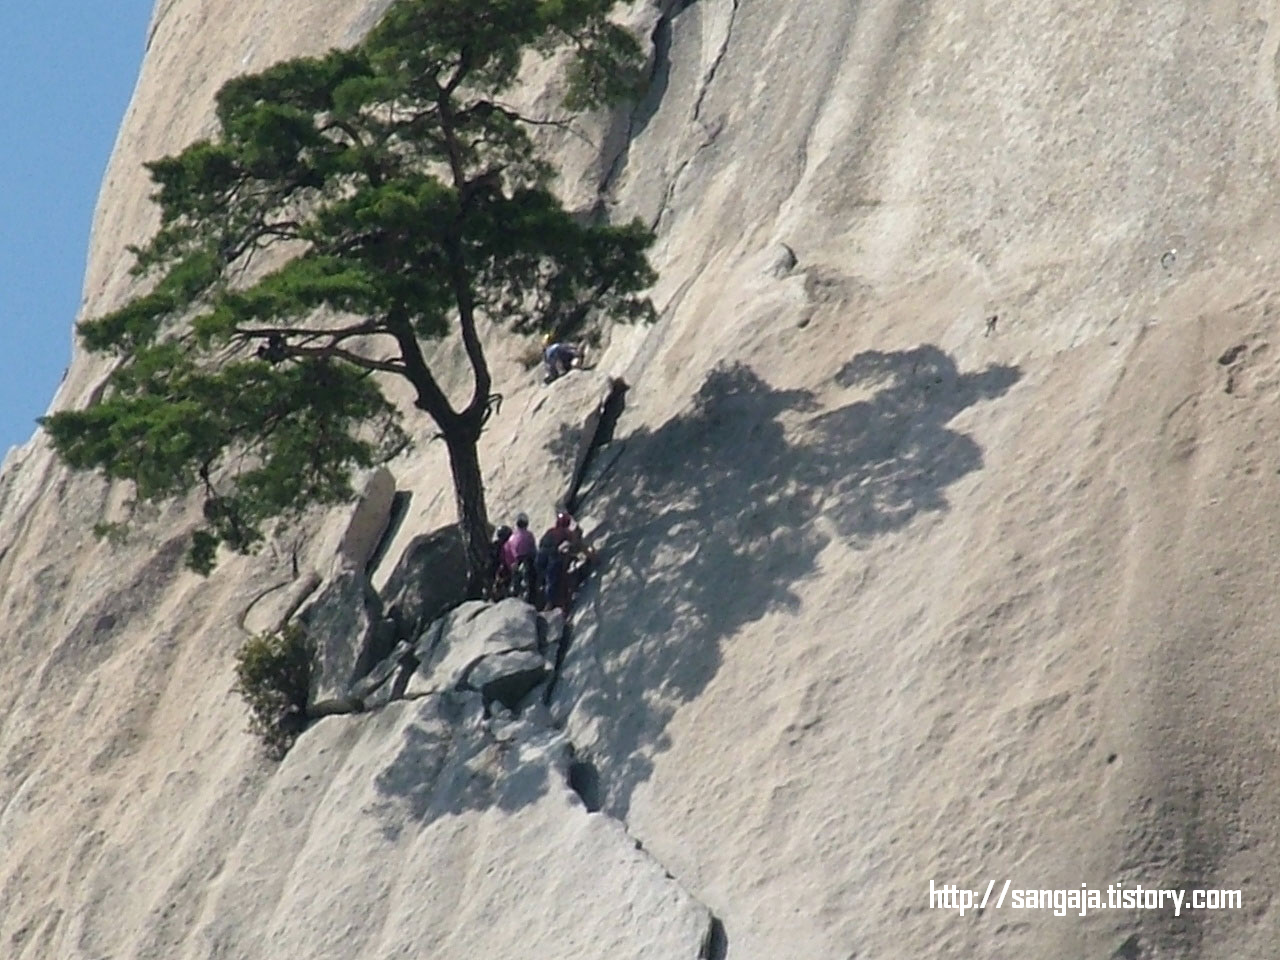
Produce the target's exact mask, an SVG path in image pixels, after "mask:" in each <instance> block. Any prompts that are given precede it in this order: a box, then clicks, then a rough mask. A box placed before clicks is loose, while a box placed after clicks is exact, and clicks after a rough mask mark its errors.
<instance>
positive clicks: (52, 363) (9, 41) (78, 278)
mask: <svg viewBox="0 0 1280 960" xmlns="http://www.w3.org/2000/svg"><path fill="white" fill-rule="evenodd" d="M152 2H153V0H37V2H24V0H0V124H2V126H0V129H3V131H4V142H3V144H0V332H2V333H3V341H2V342H0V457H3V455H4V451H6V450H7V449H8V448H9V447H10V446H12V445H13V444H17V443H23V442H25V441H26V440H27V438H28V437H30V436H31V433H32V431H33V430H34V429H35V424H34V422H33V421H34V420H35V418H36V417H38V416H40V415H41V414H42V413H44V411H45V409H46V408H47V407H48V405H49V401H50V400H51V399H52V398H53V393H54V391H55V390H56V389H57V386H58V380H59V379H60V378H61V376H62V371H63V369H64V368H65V367H66V365H67V362H68V361H69V360H70V357H71V334H72V323H73V321H74V319H75V314H76V309H77V307H78V306H79V303H80V288H81V284H82V283H83V280H84V263H85V254H86V252H87V248H88V242H89V226H90V222H91V220H92V217H93V206H94V203H95V202H96V200H97V196H98V187H99V185H100V184H101V181H102V175H103V173H104V171H105V170H106V164H107V158H108V157H109V156H110V153H111V147H112V144H113V143H114V142H115V135H116V130H117V129H118V128H119V126H120V120H121V118H122V117H123V116H124V111H125V107H126V106H127V105H128V102H129V95H130V94H131V93H132V92H133V84H134V81H135V80H136V79H137V75H138V67H139V66H140V65H141V63H142V51H143V45H144V43H145V41H146V30H147V21H148V19H149V17H150V14H151V5H152Z"/></svg>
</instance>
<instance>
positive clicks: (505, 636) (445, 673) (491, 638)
mask: <svg viewBox="0 0 1280 960" xmlns="http://www.w3.org/2000/svg"><path fill="white" fill-rule="evenodd" d="M536 617H537V614H536V613H535V612H534V610H533V608H532V607H530V606H529V605H528V604H527V603H524V602H523V601H521V600H516V599H514V598H512V599H507V600H503V601H501V602H500V603H495V604H484V605H483V606H481V607H479V609H477V608H475V607H473V606H472V605H470V604H468V605H467V606H466V607H463V608H460V609H459V610H457V611H454V613H451V614H449V616H448V617H447V618H446V621H445V624H444V627H443V630H442V633H441V635H440V640H439V642H438V643H437V644H436V646H435V649H434V650H432V651H431V653H430V655H429V656H428V657H427V658H426V659H424V660H423V661H422V665H421V666H420V667H419V668H418V672H419V673H421V674H424V675H425V676H426V677H428V678H430V682H431V683H432V684H433V685H434V686H435V688H436V689H440V690H448V689H452V688H454V687H456V686H457V685H458V684H459V682H460V681H462V679H463V678H464V677H465V676H466V673H467V671H468V670H470V669H471V667H472V666H473V665H474V664H475V663H476V662H477V661H479V660H480V659H481V658H482V657H486V656H489V655H490V654H495V653H506V652H507V651H509V650H533V651H536V650H537V648H538V629H537V620H536Z"/></svg>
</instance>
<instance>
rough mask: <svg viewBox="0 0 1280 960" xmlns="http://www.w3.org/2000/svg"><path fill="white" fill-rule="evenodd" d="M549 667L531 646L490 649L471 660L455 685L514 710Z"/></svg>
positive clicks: (544, 676) (543, 678) (545, 675)
mask: <svg viewBox="0 0 1280 960" xmlns="http://www.w3.org/2000/svg"><path fill="white" fill-rule="evenodd" d="M550 670H551V667H550V665H549V664H548V663H547V661H546V660H545V659H543V657H542V656H541V655H540V654H538V653H535V652H534V651H532V650H508V651H506V652H505V653H491V654H489V655H488V656H486V657H484V658H482V659H481V660H479V661H477V662H476V663H474V664H473V665H472V666H471V667H470V669H468V670H466V671H465V672H464V673H463V675H462V676H461V677H460V678H459V679H458V686H459V687H460V688H462V689H465V690H475V691H477V692H478V693H479V694H480V695H481V696H482V697H484V699H485V702H486V703H488V702H489V701H492V700H497V701H499V702H500V703H502V705H503V706H505V707H506V708H507V709H508V710H512V711H515V710H517V709H519V707H520V703H521V702H522V701H523V700H524V698H525V697H526V696H527V695H528V694H529V691H531V690H532V689H533V688H534V687H536V686H537V685H538V684H540V683H541V682H542V681H543V680H545V679H546V677H547V674H548V673H549V672H550Z"/></svg>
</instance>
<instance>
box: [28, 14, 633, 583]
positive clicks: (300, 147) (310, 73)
mask: <svg viewBox="0 0 1280 960" xmlns="http://www.w3.org/2000/svg"><path fill="white" fill-rule="evenodd" d="M610 6H611V3H610V0H397V2H395V3H393V4H392V5H391V7H390V8H389V9H388V11H387V13H386V14H385V16H384V18H383V20H382V21H381V22H380V23H379V25H378V26H377V27H375V29H374V30H373V32H372V33H371V34H370V35H369V36H368V37H367V38H366V39H365V41H364V42H362V43H361V44H360V45H359V46H357V47H355V48H353V49H350V50H335V51H331V52H330V53H328V54H325V55H323V56H319V57H304V58H299V59H295V60H290V61H287V62H285V63H281V64H277V65H276V66H274V67H271V68H269V69H267V70H265V71H263V72H262V73H259V74H254V75H250V76H243V77H239V78H236V79H234V80H232V81H230V82H229V83H227V84H226V85H225V86H224V87H223V88H222V90H221V91H220V92H219V94H218V98H217V121H218V127H217V132H216V133H215V134H214V135H213V136H212V137H211V138H209V139H208V140H204V141H200V142H198V143H195V144H192V145H191V146H189V147H188V148H187V149H185V150H183V151H182V152H181V153H179V154H177V155H175V156H171V157H165V158H163V159H160V160H157V161H154V162H152V163H149V164H147V169H148V170H149V171H150V174H151V177H152V179H153V181H154V183H155V185H156V191H155V193H154V199H155V201H156V203H157V204H158V205H159V208H160V215H161V216H160V226H159V228H158V230H157V232H156V233H155V235H154V236H153V237H152V238H151V239H150V240H149V241H148V242H147V243H146V244H145V245H143V246H141V247H137V248H131V252H132V253H133V255H134V257H135V260H136V263H135V273H136V275H138V276H139V277H143V278H146V279H147V280H148V281H150V282H149V286H148V289H147V292H146V293H144V294H142V295H140V296H138V297H136V298H135V299H133V300H131V301H130V302H128V303H127V304H125V305H124V306H123V307H121V308H120V309H118V310H115V311H113V312H111V313H109V314H106V315H104V316H100V317H94V318H92V319H89V320H87V321H85V322H83V323H81V324H80V326H79V333H80V337H81V340H82V342H83V344H84V345H85V346H86V347H87V348H88V349H90V350H93V351H98V352H105V353H111V354H114V355H116V356H117V357H118V358H119V359H118V363H117V367H116V369H115V371H114V373H113V374H112V376H111V380H110V383H109V386H108V389H107V391H106V393H105V394H104V397H103V399H102V400H101V402H99V403H98V404H97V405H95V406H92V407H90V408H88V409H86V410H80V411H66V412H62V413H57V414H54V415H52V416H50V417H47V418H45V419H44V420H43V421H42V423H43V424H44V426H45V428H46V430H47V431H48V433H49V435H50V437H51V438H52V440H53V443H54V445H55V447H56V448H57V450H58V451H59V452H60V453H61V455H62V456H63V457H64V459H65V460H66V462H67V463H68V464H69V465H71V466H72V467H75V468H79V469H96V470H99V471H101V472H102V473H104V474H105V475H107V476H108V477H111V478H117V479H128V480H132V481H134V482H135V483H136V484H137V494H138V499H139V500H142V501H150V500H163V499H168V498H172V497H176V496H181V495H185V494H187V493H189V492H191V491H199V492H200V493H201V494H202V496H203V498H204V504H205V511H204V517H205V522H204V524H203V526H202V527H201V528H200V529H199V530H198V531H197V533H196V535H195V537H194V540H193V545H192V551H191V554H190V557H189V562H190V564H191V565H192V566H193V567H194V568H195V569H197V570H200V571H202V572H208V571H209V570H210V569H211V568H212V566H213V564H214V561H215V559H216V554H217V550H218V548H219V546H220V545H226V546H228V547H231V548H232V549H234V550H237V551H240V552H248V551H251V550H253V549H254V548H255V547H256V546H257V545H258V544H259V543H261V541H262V540H263V538H264V537H265V536H266V532H267V530H266V526H265V525H266V524H267V523H268V522H269V521H271V520H273V519H280V520H285V521H288V520H289V519H292V518H295V517H296V516H297V515H298V514H299V513H300V512H301V511H302V510H305V509H306V508H307V507H308V506H311V505H313V504H331V503H335V502H339V501H342V500H345V499H348V498H350V497H351V496H352V489H351V485H352V475H353V471H355V470H357V469H360V468H365V467H368V466H370V465H373V464H376V463H379V462H383V461H385V460H386V459H388V458H389V457H391V456H394V455H395V454H396V453H398V452H399V451H401V450H402V449H404V447H405V445H406V443H407V433H406V431H405V429H404V426H403V422H402V415H403V414H402V411H400V410H398V409H397V408H396V407H395V406H394V405H393V404H392V403H391V402H390V401H389V400H388V399H387V397H386V396H385V394H384V392H383V386H384V384H385V381H386V378H387V377H397V376H398V377H402V378H404V379H406V380H408V381H409V383H410V384H411V386H412V388H413V390H414V395H415V406H416V407H417V409H419V410H421V411H424V412H425V413H427V414H428V415H429V416H430V417H431V418H432V419H433V420H434V421H435V423H436V425H437V427H438V428H439V433H440V435H441V436H442V437H443V438H444V440H445V443H446V446H447V447H448V450H449V454H450V459H451V464H452V467H453V475H454V482H455V487H456V494H457V502H458V512H459V519H460V521H461V526H462V529H463V531H464V535H465V536H466V539H467V546H468V551H469V556H470V558H471V562H472V567H473V573H476V574H477V575H478V573H479V571H480V570H481V569H482V568H483V565H484V563H485V545H486V543H487V539H488V519H487V513H486V509H485V505H484V494H483V484H482V483H481V482H480V474H479V463H478V460H477V458H476V444H477V441H478V439H479V436H480V431H481V429H482V428H483V425H484V422H485V420H486V419H487V417H488V415H489V412H490V409H491V405H492V402H493V399H494V393H493V384H492V382H491V376H490V373H489V368H488V363H487V360H486V358H485V352H484V348H483V342H482V341H483V339H484V337H488V336H493V335H496V334H494V333H491V332H490V331H496V330H501V331H506V332H507V333H509V334H515V335H527V334H531V333H535V332H551V333H554V334H556V335H557V336H571V335H573V334H575V333H577V332H579V331H581V330H582V329H583V328H584V327H585V326H587V325H588V324H593V323H598V322H601V321H622V322H636V321H646V320H651V319H652V317H653V309H652V306H651V304H650V303H649V301H648V300H647V299H646V298H644V297H643V296H642V295H641V291H643V290H644V289H645V288H646V287H647V286H649V285H650V284H651V283H652V282H653V280H654V274H653V272H652V270H651V268H650V266H649V264H648V261H647V258H646V251H647V249H648V247H649V245H650V244H651V242H652V236H651V234H650V233H649V231H648V230H647V229H646V228H645V227H644V226H643V225H642V224H641V223H639V222H638V221H636V222H632V223H629V224H620V225H609V224H602V223H584V222H582V220H581V219H580V218H575V217H574V216H572V215H571V214H570V213H569V212H568V211H566V210H565V209H564V208H563V206H562V205H561V203H560V202H559V200H558V199H557V198H556V196H555V195H554V193H553V192H552V191H551V187H550V184H551V179H552V176H553V174H554V170H553V169H552V167H551V165H550V164H549V163H548V162H547V161H546V159H545V157H542V156H541V155H539V153H538V150H537V148H536V145H535V142H534V140H533V138H532V136H531V131H532V130H534V129H535V128H536V127H537V126H538V125H540V124H545V123H561V122H564V121H565V120H566V119H567V118H568V117H569V116H571V115H572V113H573V112H574V111H580V110H585V109H591V108H596V107H600V106H603V105H606V104H609V103H613V102H615V101H617V100H619V99H621V98H625V97H628V96H634V95H635V94H636V92H637V91H638V90H639V88H640V83H641V80H642V67H643V58H642V56H641V51H640V48H639V46H638V44H637V43H636V41H635V39H634V38H633V37H632V36H631V34H630V33H628V32H627V31H626V30H624V29H622V28H620V27H618V26H617V25H615V24H613V23H611V22H610V21H609V20H608V19H607V16H606V15H607V13H608V12H609V8H610ZM531 54H533V55H541V56H559V57H561V58H562V60H563V62H564V63H565V64H566V77H565V87H566V91H567V93H566V97H565V104H564V111H565V112H564V113H563V114H562V115H558V116H556V117H526V116H523V115H521V114H520V113H519V112H517V111H516V110H515V109H514V108H513V107H511V106H510V105H509V104H507V103H505V102H504V96H505V95H508V94H510V92H511V90H512V87H513V86H514V85H515V83H516V81H517V76H518V72H519V67H520V65H521V63H522V62H523V60H524V58H525V57H526V56H528V55H531ZM268 255H269V259H268ZM482 322H483V323H484V324H485V326H481V323H482ZM482 331H484V332H483V335H482ZM451 336H457V337H459V338H460V339H461V342H462V344H463V345H464V347H465V351H466V355H467V357H468V360H469V362H470V366H471V372H472V386H471V390H470V391H469V395H468V396H465V397H463V398H462V400H461V402H460V403H457V404H455V403H454V402H452V401H451V400H450V398H449V397H447V396H446V395H445V393H444V392H443V390H442V389H441V387H440V385H439V384H438V382H437V380H436V378H435V376H434V375H433V373H432V371H431V370H430V368H429V365H428V364H427V362H426V358H425V355H424V352H423V349H422V346H423V342H424V341H429V340H434V339H440V338H443V337H451Z"/></svg>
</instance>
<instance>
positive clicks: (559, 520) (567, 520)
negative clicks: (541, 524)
mask: <svg viewBox="0 0 1280 960" xmlns="http://www.w3.org/2000/svg"><path fill="white" fill-rule="evenodd" d="M572 523H573V517H571V516H569V515H568V514H567V513H565V512H564V511H563V510H561V511H560V512H559V513H557V514H556V526H557V527H559V528H560V529H562V530H564V529H567V528H568V527H569V526H570V525H571V524H572Z"/></svg>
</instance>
